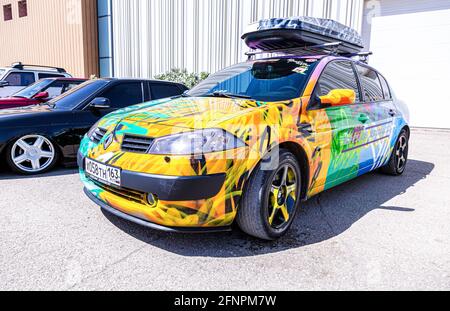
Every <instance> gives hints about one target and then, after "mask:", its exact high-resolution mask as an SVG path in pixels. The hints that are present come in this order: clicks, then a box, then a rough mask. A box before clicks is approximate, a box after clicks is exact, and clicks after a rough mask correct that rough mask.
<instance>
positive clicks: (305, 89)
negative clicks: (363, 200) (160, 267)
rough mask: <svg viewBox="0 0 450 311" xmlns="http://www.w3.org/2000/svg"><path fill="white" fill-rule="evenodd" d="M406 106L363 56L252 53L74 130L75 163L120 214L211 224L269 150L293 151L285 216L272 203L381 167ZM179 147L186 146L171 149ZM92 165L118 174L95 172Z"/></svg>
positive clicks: (224, 224) (189, 226)
mask: <svg viewBox="0 0 450 311" xmlns="http://www.w3.org/2000/svg"><path fill="white" fill-rule="evenodd" d="M286 77H289V79H286ZM249 81H250V82H249ZM352 88H353V91H354V92H351V93H353V99H352V100H351V102H349V103H347V104H346V103H345V102H342V101H341V103H339V104H338V105H332V106H330V105H326V104H324V103H323V102H324V101H326V99H327V97H326V95H327V94H330V93H333V92H330V91H332V90H333V89H338V90H339V89H341V90H342V89H346V90H347V91H348V90H349V89H352ZM230 90H232V91H234V92H233V93H234V94H232V93H231V92H230ZM247 97H251V99H250V98H247ZM328 99H329V98H328ZM406 115H407V112H406V111H402V109H401V108H400V107H397V105H396V100H395V97H394V95H393V94H392V91H391V89H390V88H389V86H388V84H387V82H386V80H385V79H384V78H383V77H382V76H381V75H380V74H378V73H377V72H376V71H375V70H373V69H371V68H370V67H368V66H367V65H365V64H362V63H359V62H356V61H353V60H351V59H348V58H343V57H335V56H310V57H298V56H297V57H278V58H270V59H260V60H253V61H248V62H246V63H243V64H239V65H236V66H233V67H230V68H227V69H225V70H223V71H221V72H219V73H217V74H216V75H213V76H211V77H210V78H209V79H207V80H206V81H204V82H203V83H201V84H200V85H199V86H197V87H196V88H194V89H193V90H191V91H190V92H189V93H188V94H187V95H186V96H185V97H177V98H171V99H164V100H159V101H154V102H149V103H145V104H141V105H137V106H133V107H130V108H127V109H124V110H121V111H118V112H114V113H112V114H110V115H108V116H106V117H105V118H103V119H102V120H101V121H100V122H99V123H98V124H97V125H96V126H94V127H93V128H92V130H91V131H90V133H88V134H87V135H86V137H85V138H84V139H83V141H82V143H81V147H80V151H79V155H78V162H79V166H80V174H81V178H82V180H83V182H84V185H85V192H86V193H87V195H88V196H89V197H90V198H91V199H92V200H93V201H95V202H96V203H97V204H99V205H100V206H102V207H103V208H105V209H107V210H109V211H111V212H113V213H115V214H116V215H118V216H120V217H124V218H127V219H129V220H131V221H134V222H136V223H139V224H142V225H145V226H148V227H152V228H157V229H163V230H169V231H171V230H174V231H183V230H187V231H189V230H191V231H197V230H206V231H207V230H221V229H226V228H229V227H230V226H231V225H232V224H233V222H234V221H235V219H236V217H237V214H238V211H239V209H240V208H242V206H241V205H242V199H243V197H244V196H245V195H246V192H248V191H249V188H251V187H253V186H254V185H252V184H251V178H252V175H253V174H255V173H256V172H255V171H256V170H260V169H261V166H262V165H263V164H264V163H265V162H268V164H267V165H269V166H270V165H272V164H270V162H274V160H273V158H274V156H273V154H275V151H276V150H279V149H280V150H288V151H289V152H290V153H291V154H293V155H294V156H295V158H296V160H297V161H298V164H299V168H300V171H301V174H300V175H301V176H299V179H301V182H300V181H298V183H297V184H298V185H299V188H300V190H299V191H298V192H296V193H292V194H291V195H290V196H289V195H287V196H286V197H285V198H284V203H283V202H281V203H280V205H277V208H279V209H280V210H281V212H280V213H281V214H284V215H285V218H288V216H289V215H288V214H286V213H285V212H286V210H283V209H282V208H281V204H282V203H283V204H285V205H287V204H288V203H286V202H288V201H295V202H296V205H299V204H300V201H302V200H306V199H308V198H311V197H312V196H314V195H316V194H318V193H320V192H322V191H324V190H327V189H330V188H333V187H334V186H336V185H339V184H341V183H344V182H346V181H348V180H351V179H353V178H356V177H358V176H360V175H363V174H365V173H367V172H370V171H374V170H376V169H378V168H380V167H383V166H385V165H387V163H388V162H389V160H390V158H391V155H392V153H393V150H394V147H395V145H396V142H397V138H398V136H399V135H400V133H402V131H403V132H405V131H406V132H408V135H409V128H408V123H407V120H406V119H405V117H404V116H406ZM99 129H100V130H99ZM96 131H97V132H99V133H101V135H97V134H95V133H96ZM199 132H201V134H198V133H199ZM189 135H191V136H189ZM180 137H182V138H183V137H184V138H186V139H184V138H183V139H184V140H183V139H182V138H180ZM198 137H200V142H199V144H197V145H196V144H195V142H193V141H194V140H195V139H198ZM210 137H216V138H217V137H218V138H217V139H216V141H214V140H213V139H210ZM408 137H409V136H408ZM211 140H212V142H211ZM217 140H218V141H219V143H217ZM174 142H175V143H174ZM186 144H187V145H189V147H188V150H189V151H190V152H185V153H184V154H183V152H179V150H181V149H183V148H185V147H186V146H185V145H186ZM217 145H219V147H217ZM167 146H170V148H171V149H170V150H166V149H167ZM211 146H213V147H211ZM214 146H215V147H214ZM197 147H198V148H199V149H198V150H197V149H196V148H197ZM177 148H178V149H177ZM268 159H269V160H268ZM86 163H89V164H88V165H89V166H90V167H89V170H90V172H89V173H88V172H86V165H87V164H86ZM405 164H406V163H405ZM105 165H106V166H105ZM93 166H94V169H93V168H92V167H93ZM95 169H97V171H98V170H99V169H100V171H103V170H105V171H104V172H103V173H104V175H106V174H110V175H111V174H112V175H114V174H116V175H117V176H115V177H118V175H120V178H117V179H114V178H109V179H108V180H109V181H105V179H104V178H102V176H100V177H99V174H95ZM269 169H270V168H269ZM290 172H291V171H289V172H288V174H290ZM292 172H293V171H292ZM100 175H101V174H100ZM103 177H105V176H103ZM113 177H114V176H113ZM119 179H120V180H119ZM288 179H289V177H288ZM285 189H289V187H287V188H285ZM293 189H294V188H293ZM277 194H278V195H279V196H280V197H282V195H281V194H280V193H279V192H278V191H277ZM297 198H298V199H299V200H298V201H299V203H297ZM300 199H301V200H300ZM281 200H282V201H283V199H281ZM274 214H275V212H274ZM273 216H274V215H272V218H273ZM280 217H281V216H280ZM272 220H273V219H272ZM263 238H264V237H263Z"/></svg>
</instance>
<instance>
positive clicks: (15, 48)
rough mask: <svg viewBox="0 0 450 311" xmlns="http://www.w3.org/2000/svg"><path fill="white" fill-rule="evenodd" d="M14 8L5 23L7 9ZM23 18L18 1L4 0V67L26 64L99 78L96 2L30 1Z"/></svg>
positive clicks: (0, 20) (0, 43)
mask: <svg viewBox="0 0 450 311" xmlns="http://www.w3.org/2000/svg"><path fill="white" fill-rule="evenodd" d="M8 4H11V5H12V11H13V19H12V20H10V21H5V20H4V16H3V6H4V5H8ZM27 6H28V16H26V17H20V18H19V8H18V7H19V5H18V0H0V49H1V52H0V67H2V66H9V65H10V64H11V63H13V62H17V61H21V62H22V63H26V64H33V65H47V66H56V67H62V68H65V69H66V70H67V72H69V73H70V74H72V75H73V76H74V77H89V76H90V75H98V38H97V33H98V31H97V5H96V0H27Z"/></svg>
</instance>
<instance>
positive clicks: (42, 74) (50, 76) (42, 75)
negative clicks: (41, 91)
mask: <svg viewBox="0 0 450 311" xmlns="http://www.w3.org/2000/svg"><path fill="white" fill-rule="evenodd" d="M38 77H39V79H46V78H62V77H64V76H63V75H58V74H55V73H39V74H38Z"/></svg>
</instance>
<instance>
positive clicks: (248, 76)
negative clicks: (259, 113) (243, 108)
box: [186, 58, 318, 102]
mask: <svg viewBox="0 0 450 311" xmlns="http://www.w3.org/2000/svg"><path fill="white" fill-rule="evenodd" d="M317 63H318V61H317V60H316V59H300V58H276V59H266V60H255V61H249V62H246V63H242V64H238V65H235V66H231V67H229V68H226V69H224V70H222V71H219V72H217V73H215V74H213V75H211V76H210V77H209V78H208V79H206V80H205V81H203V82H201V83H200V84H199V85H197V86H196V87H194V88H193V89H192V90H190V91H189V92H187V93H186V94H187V95H188V96H194V97H201V96H226V97H236V98H251V99H254V100H257V101H265V102H276V101H285V100H291V99H294V98H298V97H300V95H301V92H302V91H303V89H304V88H305V86H306V84H307V82H308V80H309V77H310V75H311V73H312V72H313V70H314V68H315V67H316V64H317Z"/></svg>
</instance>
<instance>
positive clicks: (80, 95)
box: [48, 80, 109, 110]
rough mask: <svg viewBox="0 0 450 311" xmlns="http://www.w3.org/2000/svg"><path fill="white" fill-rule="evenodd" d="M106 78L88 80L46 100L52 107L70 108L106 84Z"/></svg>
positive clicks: (59, 108)
mask: <svg viewBox="0 0 450 311" xmlns="http://www.w3.org/2000/svg"><path fill="white" fill-rule="evenodd" d="M108 83H109V81H107V80H90V81H87V82H84V83H83V84H80V85H78V86H77V87H74V88H73V89H71V90H70V91H68V92H66V93H64V94H62V95H60V96H58V97H56V98H54V99H52V100H51V101H49V102H48V104H49V105H50V106H52V107H53V109H58V110H72V109H74V108H76V107H77V106H79V105H80V104H81V103H82V102H84V101H85V100H86V99H88V98H89V97H90V96H92V95H94V93H96V92H97V91H99V90H100V89H102V88H103V87H104V86H105V85H107V84H108Z"/></svg>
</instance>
